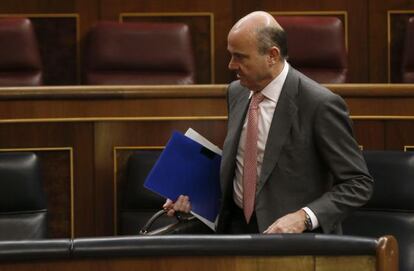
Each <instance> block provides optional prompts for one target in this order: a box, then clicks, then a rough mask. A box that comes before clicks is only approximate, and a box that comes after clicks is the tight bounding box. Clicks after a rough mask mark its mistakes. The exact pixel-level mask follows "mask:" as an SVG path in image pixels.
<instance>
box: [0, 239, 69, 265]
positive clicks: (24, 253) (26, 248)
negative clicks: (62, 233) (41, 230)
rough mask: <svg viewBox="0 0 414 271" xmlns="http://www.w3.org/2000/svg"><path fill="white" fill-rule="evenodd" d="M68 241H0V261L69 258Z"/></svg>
mask: <svg viewBox="0 0 414 271" xmlns="http://www.w3.org/2000/svg"><path fill="white" fill-rule="evenodd" d="M72 243H73V242H72V240H70V239H49V240H21V241H16V240H13V241H0V260H7V261H10V260H34V259H55V258H59V259H60V258H69V256H70V255H71V250H72Z"/></svg>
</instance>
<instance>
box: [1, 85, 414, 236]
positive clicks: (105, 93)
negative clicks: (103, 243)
mask: <svg viewBox="0 0 414 271" xmlns="http://www.w3.org/2000/svg"><path fill="white" fill-rule="evenodd" d="M327 87H328V88H330V89H331V90H333V91H334V92H336V93H338V94H339V95H341V96H342V97H344V99H345V100H346V102H347V103H348V105H349V108H350V112H351V115H352V118H353V120H354V128H355V134H356V138H357V140H358V142H359V144H360V145H361V146H362V147H363V148H364V149H365V150H369V149H377V150H381V149H387V150H404V148H405V149H407V150H410V149H412V148H413V146H414V85H387V84H384V85H374V84H368V85H359V84H349V85H327ZM226 88H227V86H226V85H194V86H68V87H38V88H2V89H1V90H0V149H1V151H25V150H31V151H35V152H36V153H38V154H39V155H40V156H41V159H42V165H43V174H44V179H45V183H46V184H45V187H46V189H47V194H48V197H49V205H50V225H49V232H50V235H51V237H60V238H64V237H81V236H102V235H112V234H114V233H115V232H116V223H115V221H116V206H117V193H118V192H117V187H118V183H119V182H120V181H122V172H123V170H124V168H125V163H126V160H127V158H128V155H129V154H130V153H131V151H133V150H135V149H151V148H158V149H159V148H162V146H164V145H165V143H166V142H167V140H168V138H169V136H170V135H171V132H172V131H173V130H179V131H185V130H186V129H187V128H188V127H193V128H194V129H196V130H198V131H199V132H200V133H202V134H203V135H205V136H206V137H207V138H209V139H210V140H211V141H212V142H214V143H215V144H217V145H218V146H222V143H223V141H224V137H225V134H226V119H227V117H226V114H227V109H226V101H225V99H226Z"/></svg>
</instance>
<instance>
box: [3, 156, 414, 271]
mask: <svg viewBox="0 0 414 271" xmlns="http://www.w3.org/2000/svg"><path fill="white" fill-rule="evenodd" d="M160 153H161V151H159V150H157V151H152V150H151V151H150V150H148V151H136V152H134V153H133V154H132V155H131V156H130V157H129V159H128V163H127V169H126V174H125V179H124V180H122V181H121V186H120V190H119V191H120V206H119V210H118V213H119V216H118V217H119V221H118V222H119V227H118V229H119V232H118V234H120V235H137V234H138V231H139V229H141V228H142V227H143V226H144V224H145V222H146V221H147V220H148V218H149V217H150V216H152V215H153V214H154V213H155V212H157V211H158V210H159V209H160V208H161V206H162V204H163V202H164V199H163V198H161V197H160V196H158V195H156V194H154V193H152V192H150V191H148V190H146V189H145V188H144V187H143V183H144V181H145V178H146V176H147V174H148V172H149V171H150V169H151V168H152V166H153V164H154V163H155V161H156V160H157V158H158V156H159V155H160ZM364 157H365V159H366V161H367V165H368V168H369V170H370V172H371V174H372V176H373V177H374V179H375V190H374V194H373V197H372V198H371V200H370V201H369V202H368V204H367V205H366V206H364V207H363V208H360V209H359V210H358V211H356V212H355V213H353V214H352V215H351V216H350V217H349V218H347V219H346V220H345V221H344V223H343V225H344V234H346V235H355V236H365V237H374V238H378V237H381V236H384V235H393V236H395V237H396V238H397V240H398V242H399V248H400V254H399V255H400V267H401V269H400V270H402V271H405V270H413V269H414V237H413V234H412V233H413V231H414V204H413V200H412V199H413V198H414V194H413V193H414V192H413V191H414V153H413V152H393V151H364ZM39 160H40V159H39V157H38V156H37V155H36V154H35V153H31V152H20V153H15V152H4V153H0V185H1V187H2V189H0V241H1V240H3V241H4V240H39V239H47V232H46V229H47V201H46V197H45V194H44V191H43V186H42V180H41V174H40V165H39V164H40V163H41V161H39ZM157 223H158V224H157V225H154V228H158V227H163V226H165V225H171V224H174V223H176V221H175V220H174V219H172V218H169V217H165V218H164V219H161V220H160V221H158V222H157Z"/></svg>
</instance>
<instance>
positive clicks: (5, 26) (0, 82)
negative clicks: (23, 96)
mask: <svg viewBox="0 0 414 271" xmlns="http://www.w3.org/2000/svg"><path fill="white" fill-rule="evenodd" d="M39 85H42V65H41V60H40V53H39V49H38V45H37V40H36V36H35V33H34V30H33V27H32V23H31V22H30V20H29V19H26V18H1V19H0V86H39Z"/></svg>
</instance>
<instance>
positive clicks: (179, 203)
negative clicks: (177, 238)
mask: <svg viewBox="0 0 414 271" xmlns="http://www.w3.org/2000/svg"><path fill="white" fill-rule="evenodd" d="M162 207H163V208H164V209H166V210H167V215H168V216H174V214H175V212H183V213H189V212H190V211H191V203H190V198H189V197H188V196H183V195H180V196H179V197H178V199H177V200H176V201H175V202H173V201H172V200H170V199H167V200H166V201H165V203H164V205H163V206H162Z"/></svg>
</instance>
